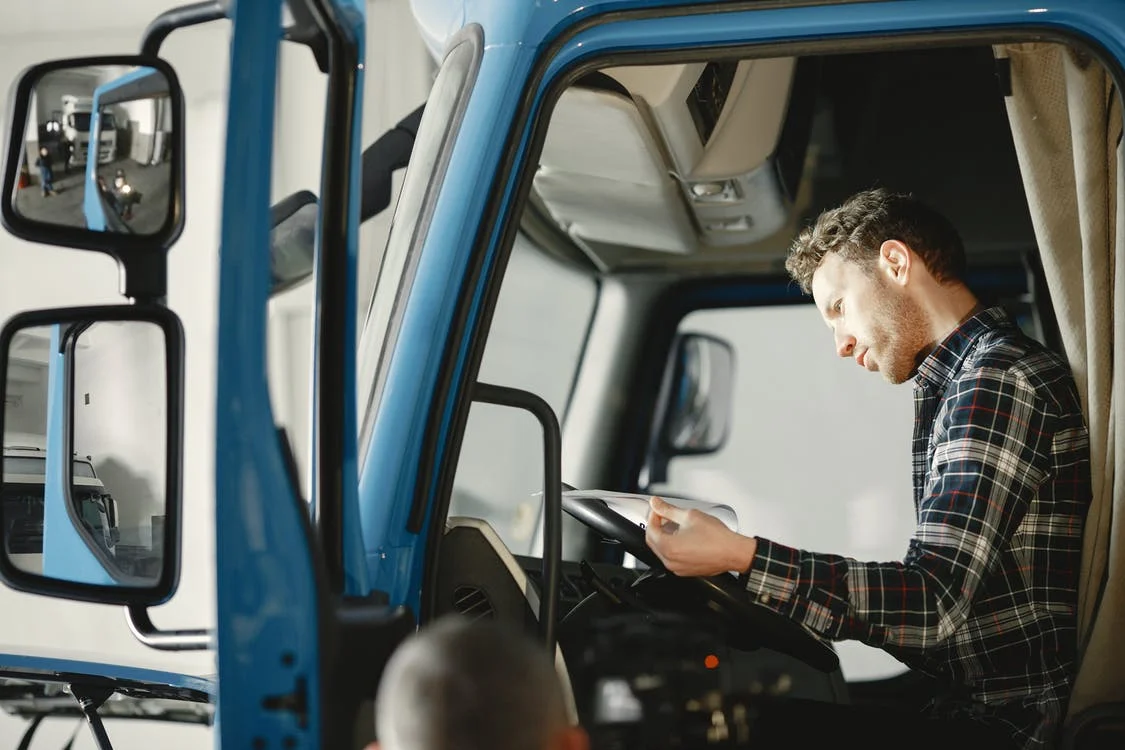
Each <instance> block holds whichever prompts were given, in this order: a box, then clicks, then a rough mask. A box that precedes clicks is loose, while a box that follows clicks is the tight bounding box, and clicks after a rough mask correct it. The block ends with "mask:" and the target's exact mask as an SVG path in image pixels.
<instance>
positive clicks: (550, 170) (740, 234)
mask: <svg viewBox="0 0 1125 750" xmlns="http://www.w3.org/2000/svg"><path fill="white" fill-rule="evenodd" d="M804 64H805V61H803V60H802V61H800V62H798V60H796V59H794V58H771V59H761V60H742V61H738V60H730V61H714V62H709V63H696V64H689V65H653V66H630V67H619V68H609V69H606V70H604V71H602V72H600V73H596V74H593V75H591V76H588V77H586V78H584V79H582V80H580V81H579V82H578V83H577V84H576V85H574V86H572V87H571V88H569V89H568V90H567V91H565V92H564V93H563V95H562V96H561V98H560V100H559V102H558V104H557V106H556V109H555V112H554V114H553V116H552V119H551V124H550V127H549V130H548V133H547V138H546V141H545V143H544V148H543V154H542V157H541V160H540V169H539V171H538V172H537V174H536V176H535V181H534V185H535V190H536V192H537V193H538V195H539V197H540V199H541V201H542V203H543V205H544V206H545V207H546V209H547V211H548V213H549V214H550V215H551V217H552V218H553V219H554V220H555V221H556V222H557V223H558V225H559V226H560V227H561V228H562V229H563V230H564V231H566V232H567V233H568V234H569V235H570V237H571V239H572V240H573V241H574V242H575V243H577V244H578V245H580V246H581V247H583V248H584V249H585V250H587V251H588V252H592V253H594V254H595V255H603V254H604V252H603V251H604V250H605V248H606V246H613V247H633V248H643V249H647V250H655V251H662V252H667V253H684V254H686V253H695V252H698V251H699V250H701V249H703V248H705V247H707V246H713V247H728V246H736V245H747V244H750V243H753V242H756V241H758V240H761V239H763V238H766V237H768V236H770V235H772V234H774V233H776V232H777V231H778V230H780V229H781V228H782V227H783V226H784V225H785V223H786V222H787V220H788V219H789V215H790V211H791V210H792V205H793V199H794V196H795V194H796V190H797V186H798V183H799V181H800V176H801V171H802V167H803V164H804V158H805V151H806V149H807V145H808V139H809V131H810V129H811V121H812V110H813V98H814V97H815V93H816V91H815V83H816V81H815V76H810V75H808V74H807V72H808V71H807V70H806V74H805V75H801V74H800V71H801V66H802V65H804Z"/></svg>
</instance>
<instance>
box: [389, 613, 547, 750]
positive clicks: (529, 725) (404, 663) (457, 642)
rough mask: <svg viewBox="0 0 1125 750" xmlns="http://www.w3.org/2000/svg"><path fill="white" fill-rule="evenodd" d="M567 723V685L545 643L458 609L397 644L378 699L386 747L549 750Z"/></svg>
mask: <svg viewBox="0 0 1125 750" xmlns="http://www.w3.org/2000/svg"><path fill="white" fill-rule="evenodd" d="M566 725H567V713H566V704H565V703H564V699H563V693H562V686H561V684H560V682H559V678H558V675H557V674H556V672H555V669H554V664H553V662H552V660H551V659H550V658H549V657H548V655H547V652H546V650H545V649H544V647H543V646H542V645H540V644H537V643H534V642H532V641H531V640H529V639H528V638H527V637H525V636H524V634H523V633H520V632H517V631H514V630H511V629H509V628H508V627H506V626H503V625H501V624H499V623H496V622H492V621H485V620H477V621H470V620H468V619H467V618H465V617H463V616H460V615H449V616H446V617H443V618H441V619H439V620H437V621H436V622H435V623H433V624H431V625H428V626H426V627H424V628H422V629H421V630H419V631H418V632H417V633H414V634H413V635H411V636H410V637H409V638H407V639H406V640H405V641H404V642H403V644H402V645H401V646H399V648H398V649H397V650H396V651H395V653H394V655H392V657H391V659H390V661H389V662H388V664H387V668H386V670H385V671H384V673H383V677H382V680H381V681H380V684H379V693H378V696H377V698H376V703H375V726H376V731H377V734H378V736H379V745H380V748H381V749H382V750H543V748H544V747H546V745H547V742H548V739H549V738H550V737H551V736H552V735H553V734H554V733H555V732H556V731H558V730H559V729H561V728H563V727H565V726H566Z"/></svg>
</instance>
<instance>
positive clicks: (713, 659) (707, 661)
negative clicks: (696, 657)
mask: <svg viewBox="0 0 1125 750" xmlns="http://www.w3.org/2000/svg"><path fill="white" fill-rule="evenodd" d="M703 666H705V667H707V668H708V669H715V668H716V667H718V666H719V657H717V656H715V655H714V654H707V656H706V657H704V659H703Z"/></svg>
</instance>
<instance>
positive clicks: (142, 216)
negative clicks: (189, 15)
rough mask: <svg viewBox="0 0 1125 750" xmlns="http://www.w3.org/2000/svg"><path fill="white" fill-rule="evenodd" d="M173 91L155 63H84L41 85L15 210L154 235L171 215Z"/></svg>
mask: <svg viewBox="0 0 1125 750" xmlns="http://www.w3.org/2000/svg"><path fill="white" fill-rule="evenodd" d="M174 93H175V92H174V90H173V87H172V86H171V84H170V82H169V80H168V77H167V76H166V75H165V74H164V73H163V72H162V71H160V70H158V69H156V68H153V67H146V66H126V65H82V66H76V67H62V68H56V69H53V70H49V71H47V72H44V73H42V74H41V75H39V76H38V78H37V79H36V80H34V82H33V83H32V89H31V101H30V103H29V105H28V107H27V118H26V124H25V128H24V137H23V152H24V157H23V161H22V163H21V164H20V171H19V174H18V177H17V180H18V182H17V185H16V189H15V190H14V193H13V210H14V212H15V213H16V214H17V215H18V216H20V217H21V218H24V219H27V220H30V221H34V222H37V223H40V224H46V225H51V226H61V227H74V228H79V229H85V230H89V231H95V232H116V233H121V234H138V235H155V234H158V233H160V232H161V231H162V230H165V229H166V227H167V225H168V224H169V222H170V221H171V220H172V216H173V211H174V204H173V190H172V184H173V180H174V179H175V178H176V175H175V171H174V170H173V168H172V167H173V164H174V162H175V160H176V159H177V158H180V157H179V155H177V154H175V153H173V151H174V145H175V144H176V143H177V138H176V135H177V134H176V133H175V127H176V118H175V117H174V116H173V106H174V105H173V100H174Z"/></svg>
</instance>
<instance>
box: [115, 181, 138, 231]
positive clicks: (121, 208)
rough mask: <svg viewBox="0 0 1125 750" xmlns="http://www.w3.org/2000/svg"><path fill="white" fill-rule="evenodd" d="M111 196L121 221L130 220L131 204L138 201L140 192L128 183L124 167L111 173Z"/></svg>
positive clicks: (131, 216)
mask: <svg viewBox="0 0 1125 750" xmlns="http://www.w3.org/2000/svg"><path fill="white" fill-rule="evenodd" d="M113 198H114V205H115V206H116V208H117V215H118V216H119V217H120V218H121V219H122V221H130V220H132V218H133V206H134V205H136V204H137V203H140V201H141V194H140V193H138V192H137V191H136V190H134V189H133V186H132V185H130V184H129V180H128V178H126V176H125V170H124V169H118V170H117V171H116V172H115V173H114V175H113Z"/></svg>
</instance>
